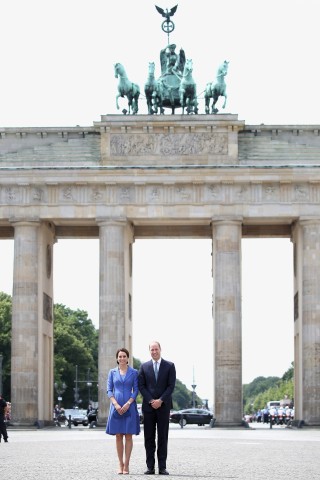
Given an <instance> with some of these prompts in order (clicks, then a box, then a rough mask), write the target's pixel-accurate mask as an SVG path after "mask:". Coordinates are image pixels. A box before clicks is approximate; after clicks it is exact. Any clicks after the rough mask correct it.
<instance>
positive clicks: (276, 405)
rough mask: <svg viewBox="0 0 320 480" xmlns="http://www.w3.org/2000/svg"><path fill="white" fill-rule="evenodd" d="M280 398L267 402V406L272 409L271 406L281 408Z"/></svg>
mask: <svg viewBox="0 0 320 480" xmlns="http://www.w3.org/2000/svg"><path fill="white" fill-rule="evenodd" d="M280 404H281V402H280V400H271V401H270V402H268V403H267V407H268V408H269V409H270V408H271V407H274V408H279V407H280Z"/></svg>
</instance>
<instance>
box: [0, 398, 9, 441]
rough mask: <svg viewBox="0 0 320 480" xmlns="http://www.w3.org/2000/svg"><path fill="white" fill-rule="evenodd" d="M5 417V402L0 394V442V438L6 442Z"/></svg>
mask: <svg viewBox="0 0 320 480" xmlns="http://www.w3.org/2000/svg"><path fill="white" fill-rule="evenodd" d="M6 415H7V402H6V401H5V399H4V398H2V394H1V393H0V442H1V437H3V440H4V441H5V442H8V433H7V426H6V422H5V419H6Z"/></svg>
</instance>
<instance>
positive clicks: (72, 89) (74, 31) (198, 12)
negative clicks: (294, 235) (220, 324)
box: [0, 0, 320, 399]
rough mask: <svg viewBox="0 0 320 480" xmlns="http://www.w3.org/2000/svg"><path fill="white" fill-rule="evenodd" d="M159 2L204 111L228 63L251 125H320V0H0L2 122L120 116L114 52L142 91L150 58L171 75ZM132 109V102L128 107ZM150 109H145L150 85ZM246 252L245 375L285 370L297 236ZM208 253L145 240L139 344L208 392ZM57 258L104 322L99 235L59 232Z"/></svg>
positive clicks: (233, 92)
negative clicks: (86, 237) (69, 237)
mask: <svg viewBox="0 0 320 480" xmlns="http://www.w3.org/2000/svg"><path fill="white" fill-rule="evenodd" d="M166 2H167V0H166ZM155 3H156V4H157V5H159V6H160V7H162V8H171V7H173V6H174V5H176V3H178V10H177V12H176V14H175V15H174V17H172V20H173V21H174V23H175V30H174V32H173V33H172V35H171V38H170V41H171V42H172V43H176V45H177V47H178V48H180V47H183V48H184V50H185V52H186V56H187V58H192V60H193V66H194V71H193V76H194V79H195V81H196V83H197V87H198V88H197V89H198V93H199V94H200V95H199V96H200V99H199V113H204V100H203V99H202V98H201V97H202V95H201V92H203V90H204V88H205V85H206V83H207V82H208V81H212V80H213V79H214V77H215V73H216V70H217V67H218V66H219V64H220V63H222V62H223V60H228V61H229V62H230V63H229V72H228V76H227V77H226V83H227V90H228V102H227V107H226V109H225V112H226V113H232V114H238V118H239V119H240V120H244V121H245V122H246V124H247V125H248V124H260V123H264V124H319V123H320V122H319V105H320V89H319V85H320V81H319V80H320V78H319V77H320V73H319V67H318V47H319V36H318V31H319V26H318V23H319V10H320V8H319V2H318V0H304V1H295V0H290V1H289V0H280V1H279V0H277V1H275V0H269V1H268V2H257V1H256V0H242V1H241V2H239V1H238V0H225V1H224V2H216V1H214V0H213V1H212V0H198V1H197V2H194V1H191V0H180V1H178V2H176V1H173V2H172V3H162V1H161V2H160V1H159V2H158V1H157V2H154V1H149V0H138V1H136V2H134V1H132V0H122V1H121V2H114V1H112V0H110V1H109V0H108V1H107V0H91V1H90V2H88V1H84V0H55V1H47V0H42V1H40V0H28V1H25V0H20V1H18V0H11V1H10V2H8V1H7V2H2V4H1V19H0V22H1V23H0V44H1V47H2V49H1V77H0V86H1V93H2V94H1V104H0V128H1V127H14V126H43V127H46V126H74V125H81V126H91V125H92V124H93V122H94V121H99V120H100V115H102V114H106V113H108V114H115V113H117V111H116V107H115V96H116V93H117V82H118V80H117V79H115V78H114V70H113V65H114V63H116V62H120V63H122V64H123V65H124V66H125V68H126V71H127V74H128V77H129V79H130V80H131V81H133V82H135V83H138V84H139V85H140V88H141V91H142V92H143V86H144V83H145V82H146V79H147V72H148V63H149V62H150V61H154V62H155V63H156V75H160V64H159V52H160V49H161V48H163V47H164V46H166V44H167V37H166V34H165V33H163V32H162V30H161V23H162V21H163V20H164V19H163V18H162V17H161V16H160V15H159V13H158V12H157V11H156V9H155V7H154V5H155ZM126 106H127V104H126V100H124V99H120V107H121V110H122V108H126ZM139 113H146V105H145V101H144V98H143V95H142V96H141V99H140V103H139ZM70 244H71V247H70ZM10 245H11V243H10V242H8V241H1V242H0V259H1V266H2V268H1V272H2V273H1V275H0V289H1V290H4V291H8V293H11V284H10V272H11V271H12V256H11V257H10V254H9V253H8V252H7V249H8V248H9V249H10ZM242 249H243V312H242V313H243V381H244V382H249V381H251V380H252V379H253V378H255V377H256V376H258V375H263V376H268V375H279V376H281V375H282V374H283V373H284V371H285V370H286V369H287V368H288V367H289V366H290V363H291V361H292V360H293V307H292V297H293V288H292V246H291V244H290V242H289V240H288V239H285V240H274V239H272V240H271V239H269V240H255V241H253V240H246V241H243V246H242ZM210 252H211V245H210V242H209V241H205V240H202V241H200V240H199V241H197V242H195V241H191V240H190V241H189V240H183V241H176V240H172V241H169V240H166V241H156V240H153V241H148V242H146V241H142V240H140V241H139V240H138V241H136V243H135V245H134V275H135V276H134V301H133V316H134V331H133V333H134V339H133V350H134V351H133V352H132V353H133V355H134V356H135V357H137V358H140V359H141V360H145V359H146V358H148V342H149V340H150V339H152V338H155V337H158V339H159V340H160V342H161V343H162V350H163V356H164V357H165V358H168V359H171V360H173V361H175V363H176V365H177V372H178V377H179V378H180V379H181V380H182V381H183V382H184V383H186V384H187V385H188V386H190V385H191V383H192V382H193V375H194V378H195V383H196V384H197V393H198V394H199V395H200V396H202V397H203V398H209V399H211V398H212V380H211V379H212V374H213V372H212V320H211V296H212V279H211V255H210ZM66 258H67V259H68V262H66ZM79 259H81V264H80V265H79V263H80V262H79ZM6 262H9V264H7V263H6ZM54 262H55V299H54V301H55V302H60V303H64V304H65V305H67V306H69V307H71V308H82V309H85V310H87V311H88V312H89V316H90V317H91V318H92V320H93V321H94V323H95V324H96V325H98V243H97V241H91V242H90V241H81V242H80V241H78V242H76V243H74V242H71V241H70V242H68V241H59V242H58V243H57V244H56V245H55V260H54ZM4 265H6V268H3V266H4ZM66 265H67V267H66ZM79 268H80V271H79ZM175 275H179V276H178V277H176V276H175ZM8 282H9V286H8V285H7V284H8ZM278 282H279V283H278ZM271 334H272V335H273V337H271ZM266 339H268V340H266Z"/></svg>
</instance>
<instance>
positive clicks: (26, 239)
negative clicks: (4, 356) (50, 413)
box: [11, 221, 40, 425]
mask: <svg viewBox="0 0 320 480" xmlns="http://www.w3.org/2000/svg"><path fill="white" fill-rule="evenodd" d="M39 225H40V223H39V222H38V221H20V222H13V226H14V267H13V296H12V343H11V349H12V350H11V402H12V417H13V423H18V424H20V425H23V424H26V425H30V424H31V425H33V424H34V423H35V422H36V421H37V420H38V275H39V265H38V248H39V245H38V230H39Z"/></svg>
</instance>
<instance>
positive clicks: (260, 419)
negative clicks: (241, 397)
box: [244, 405, 294, 425]
mask: <svg viewBox="0 0 320 480" xmlns="http://www.w3.org/2000/svg"><path fill="white" fill-rule="evenodd" d="M270 419H273V422H274V423H276V424H281V425H287V424H288V423H289V422H290V420H294V407H293V406H289V405H286V406H280V407H273V406H272V407H270V408H268V407H267V406H266V407H265V408H263V409H259V410H257V412H255V413H254V414H252V415H250V414H245V415H244V420H245V421H246V422H247V423H251V422H257V423H269V422H270Z"/></svg>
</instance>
